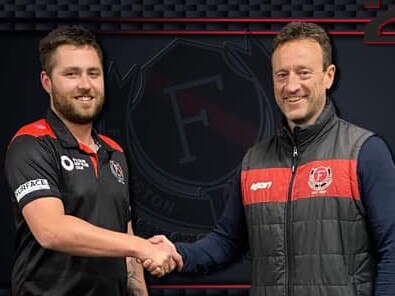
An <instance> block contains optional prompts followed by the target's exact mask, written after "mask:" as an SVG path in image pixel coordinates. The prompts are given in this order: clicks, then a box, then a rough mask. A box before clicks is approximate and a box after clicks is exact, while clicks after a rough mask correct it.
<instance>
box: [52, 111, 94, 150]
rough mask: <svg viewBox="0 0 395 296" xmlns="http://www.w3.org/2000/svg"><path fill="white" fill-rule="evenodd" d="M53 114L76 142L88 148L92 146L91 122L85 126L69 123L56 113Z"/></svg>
mask: <svg viewBox="0 0 395 296" xmlns="http://www.w3.org/2000/svg"><path fill="white" fill-rule="evenodd" d="M52 110H53V109H52ZM54 112H55V113H56V114H57V115H58V117H59V118H60V119H61V120H62V122H63V123H64V124H65V126H66V127H67V129H68V130H69V131H70V133H71V134H72V135H73V136H74V137H75V138H76V139H77V141H78V142H80V143H82V144H84V145H86V146H89V147H90V146H92V144H94V142H93V139H92V122H89V123H86V124H80V123H75V122H71V121H69V120H67V119H66V118H64V117H63V116H62V115H61V114H59V113H58V112H56V111H54Z"/></svg>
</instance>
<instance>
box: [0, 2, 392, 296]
mask: <svg viewBox="0 0 395 296" xmlns="http://www.w3.org/2000/svg"><path fill="white" fill-rule="evenodd" d="M7 2H10V1H7ZM130 2H132V3H130ZM73 3H74V4H72V3H71V1H47V2H46V4H37V3H36V2H35V1H28V0H20V1H18V3H17V4H15V3H14V2H13V3H5V4H4V3H0V30H1V31H0V65H1V67H0V89H1V90H2V103H3V108H1V110H0V112H1V116H0V120H1V122H0V123H1V124H0V127H1V135H2V136H1V137H0V141H1V142H0V145H1V153H0V163H1V182H0V233H1V237H0V292H1V291H2V289H8V288H9V280H10V271H11V264H12V255H13V235H14V227H13V220H12V210H11V203H10V200H9V197H8V192H7V189H6V187H5V182H4V170H3V163H4V154H5V150H6V147H7V144H8V142H9V141H10V139H11V137H12V135H13V134H14V133H15V132H16V130H17V129H18V128H19V127H20V126H21V125H23V124H25V123H27V122H30V121H33V120H36V119H38V118H41V117H42V116H43V115H44V114H45V112H46V110H47V106H48V102H49V101H48V98H47V96H46V94H45V93H44V92H43V90H42V89H41V86H40V83H39V71H40V65H39V57H38V51H37V44H38V40H39V39H40V38H41V37H42V36H43V35H44V33H45V32H46V31H47V30H48V29H50V28H53V27H55V26H57V25H58V24H72V23H73V24H75V23H80V24H84V25H87V26H88V27H89V28H91V29H93V30H94V31H96V32H97V33H98V37H99V40H100V42H101V43H102V45H103V47H104V51H105V70H106V105H105V109H104V112H103V114H102V116H101V118H100V120H99V121H98V122H97V123H96V128H97V129H98V130H99V131H100V132H103V133H105V134H107V135H109V136H111V137H113V138H114V139H116V140H117V141H118V142H120V143H121V144H122V145H123V147H124V148H125V151H126V152H127V154H128V157H129V160H130V169H131V172H132V174H131V176H132V180H131V181H132V189H131V192H132V193H133V194H132V199H133V209H134V214H135V216H134V217H135V220H134V223H135V230H136V232H137V233H138V234H139V235H141V236H144V237H149V236H151V235H154V234H158V233H164V234H166V235H168V236H169V237H170V238H171V239H172V240H176V241H194V240H196V239H199V238H200V237H202V236H203V235H204V234H205V233H207V232H209V231H210V229H211V227H212V226H213V224H214V223H215V221H216V220H217V219H218V217H219V216H220V215H221V213H222V210H223V208H224V206H225V205H226V202H227V199H228V197H229V195H230V193H231V191H232V190H233V189H232V184H233V183H234V180H235V178H237V176H236V175H235V169H236V167H237V165H238V164H239V163H240V161H241V158H242V156H243V154H244V153H245V151H246V149H247V148H248V147H249V146H251V145H253V144H254V143H256V142H258V141H260V140H262V139H264V138H266V137H268V136H270V135H271V134H272V133H273V132H274V130H275V122H276V119H277V117H278V113H277V110H276V107H275V104H274V100H273V95H272V87H271V77H270V75H271V74H270V73H271V72H270V58H269V54H268V52H269V51H270V46H271V44H272V38H273V37H272V35H273V34H274V33H275V32H276V31H277V30H278V29H279V28H280V27H281V26H282V25H283V23H285V22H286V21H287V20H289V18H310V20H313V19H314V18H317V20H318V21H320V20H321V21H323V24H324V26H325V27H326V28H327V29H329V30H330V31H331V34H332V35H333V41H334V47H335V63H336V64H337V67H338V68H337V81H336V83H335V87H334V88H333V90H332V91H331V93H330V94H331V96H332V97H333V99H334V101H335V104H336V106H337V107H338V109H339V112H340V114H341V115H342V117H343V118H345V119H348V120H350V121H352V122H354V123H356V124H358V125H360V126H362V127H365V128H368V129H371V130H373V131H375V132H376V133H378V134H379V135H381V136H382V137H383V139H384V140H385V141H386V142H387V143H388V145H389V147H390V148H391V150H392V152H394V151H395V134H394V132H393V128H392V119H393V110H395V101H394V100H393V95H392V93H393V75H392V72H393V69H394V68H395V55H394V45H393V44H387V45H380V44H376V45H367V44H366V42H364V36H363V35H364V34H365V33H364V32H365V29H366V23H367V22H368V21H369V19H370V18H377V17H378V16H379V17H382V16H383V15H385V14H386V15H385V16H384V17H383V19H386V18H389V16H391V15H392V14H395V13H393V12H392V10H393V7H392V6H391V2H389V1H381V2H377V1H370V0H365V1H357V2H356V1H343V0H334V1H332V2H328V1H301V0H289V1H280V0H279V1H270V2H268V1H258V0H256V1H238V2H237V3H236V2H235V1H230V0H228V1H225V0H224V1H222V0H212V1H200V0H189V1H184V2H182V3H181V1H157V0H155V1H109V0H108V1H105V0H101V1H73ZM365 6H367V7H365ZM369 7H370V8H369ZM141 17H144V18H150V19H149V21H147V20H148V19H145V20H144V19H139V18H141ZM173 17H179V18H184V17H193V18H201V19H200V20H196V19H195V20H194V21H193V20H191V19H187V18H184V19H180V20H178V21H177V22H173V21H172V20H171V19H170V18H173ZM209 17H210V18H217V19H207V18H209ZM235 18H245V19H242V20H240V19H239V20H236V21H235ZM258 18H259V19H258ZM331 18H335V22H331V21H330V20H331ZM226 19H228V21H226ZM231 19H233V21H230V20H231ZM268 19H273V20H274V19H277V20H280V21H278V22H274V21H273V22H267V20H268ZM158 20H159V21H158ZM161 20H162V21H161ZM248 20H250V21H248ZM262 20H266V21H262ZM350 20H353V21H350ZM389 28H391V25H390V26H389ZM204 32H206V33H207V34H205V33H204ZM246 32H247V34H246ZM248 32H249V33H248ZM339 32H340V33H339ZM131 33H133V34H131ZM152 33H155V34H152ZM172 33H173V34H172ZM218 33H219V34H218ZM226 33H231V34H226ZM346 35H347V36H346ZM389 43H393V42H389ZM249 275H250V265H249V260H248V254H246V256H244V257H243V258H240V259H239V260H237V261H236V262H235V263H234V264H231V265H230V266H228V267H226V268H224V269H222V270H219V271H217V272H215V273H213V274H209V275H201V276H190V275H188V276H187V275H179V274H174V275H170V276H167V277H164V278H162V279H160V280H157V279H154V278H151V277H149V276H148V275H147V280H148V282H149V285H150V287H151V291H150V294H151V295H247V290H248V284H249V278H250V277H249ZM196 285H197V286H196ZM221 285H222V286H221ZM214 286H215V287H216V289H214V288H213V287H214ZM196 288H199V289H196Z"/></svg>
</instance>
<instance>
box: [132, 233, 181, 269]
mask: <svg viewBox="0 0 395 296" xmlns="http://www.w3.org/2000/svg"><path fill="white" fill-rule="evenodd" d="M148 242H149V244H148V246H149V247H148V248H147V249H146V250H144V254H145V255H143V259H137V262H139V263H141V264H142V265H143V267H144V268H145V269H146V270H147V271H149V272H150V273H151V275H153V276H156V277H162V276H164V275H165V274H167V273H170V272H172V271H173V270H174V269H175V268H177V270H178V271H181V269H182V267H183V265H184V263H183V260H182V257H181V255H180V254H179V253H178V252H177V249H176V247H175V246H174V244H173V243H172V242H171V241H170V240H169V239H167V237H166V236H164V235H155V236H153V237H151V238H149V239H148Z"/></svg>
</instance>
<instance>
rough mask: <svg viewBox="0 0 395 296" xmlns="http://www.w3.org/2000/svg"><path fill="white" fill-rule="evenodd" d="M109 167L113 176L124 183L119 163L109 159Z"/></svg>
mask: <svg viewBox="0 0 395 296" xmlns="http://www.w3.org/2000/svg"><path fill="white" fill-rule="evenodd" d="M110 169H111V173H112V174H113V175H114V176H115V178H117V180H118V182H119V183H122V184H125V178H124V176H123V171H122V167H121V165H120V164H119V163H118V162H116V161H114V160H110Z"/></svg>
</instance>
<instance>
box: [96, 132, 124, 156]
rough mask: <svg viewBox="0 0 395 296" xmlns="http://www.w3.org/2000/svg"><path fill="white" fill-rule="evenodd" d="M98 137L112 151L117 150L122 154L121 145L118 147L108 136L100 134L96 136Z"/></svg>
mask: <svg viewBox="0 0 395 296" xmlns="http://www.w3.org/2000/svg"><path fill="white" fill-rule="evenodd" d="M98 136H99V138H100V139H101V140H102V141H103V142H105V143H106V144H107V145H108V146H110V147H111V148H112V149H114V150H117V151H119V152H123V149H122V147H121V145H119V144H118V143H117V142H116V141H115V140H113V139H111V138H110V137H108V136H105V135H102V134H98Z"/></svg>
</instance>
